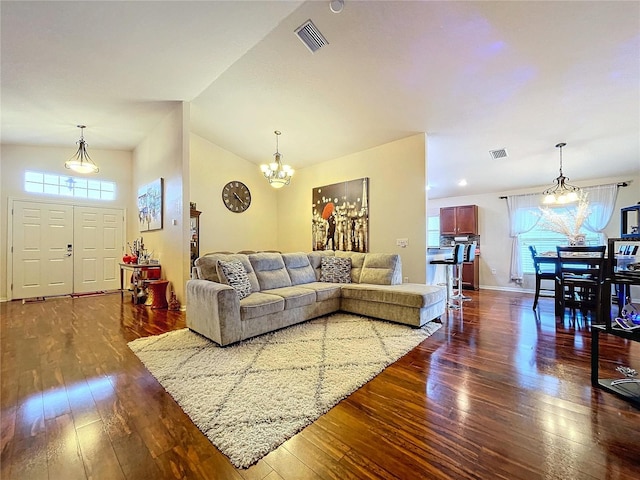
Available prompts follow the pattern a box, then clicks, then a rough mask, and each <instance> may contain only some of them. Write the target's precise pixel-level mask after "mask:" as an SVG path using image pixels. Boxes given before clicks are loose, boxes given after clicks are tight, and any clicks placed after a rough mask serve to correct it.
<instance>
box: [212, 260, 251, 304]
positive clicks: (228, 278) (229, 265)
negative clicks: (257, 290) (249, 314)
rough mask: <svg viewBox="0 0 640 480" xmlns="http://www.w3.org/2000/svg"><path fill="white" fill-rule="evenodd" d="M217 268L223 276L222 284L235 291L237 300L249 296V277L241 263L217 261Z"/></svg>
mask: <svg viewBox="0 0 640 480" xmlns="http://www.w3.org/2000/svg"><path fill="white" fill-rule="evenodd" d="M218 266H219V267H220V272H221V273H222V275H224V282H225V283H226V284H227V285H229V286H230V287H233V288H234V289H235V291H236V294H237V295H238V300H242V299H243V298H245V297H248V296H249V295H250V294H251V283H250V282H249V276H248V275H247V271H246V270H245V269H244V265H242V263H241V262H223V261H222V260H218Z"/></svg>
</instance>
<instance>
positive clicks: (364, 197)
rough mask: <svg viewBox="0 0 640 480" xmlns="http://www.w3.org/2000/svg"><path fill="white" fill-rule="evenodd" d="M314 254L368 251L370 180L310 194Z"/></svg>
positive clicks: (336, 184) (326, 186)
mask: <svg viewBox="0 0 640 480" xmlns="http://www.w3.org/2000/svg"><path fill="white" fill-rule="evenodd" d="M311 197H312V202H313V205H312V210H311V225H312V226H311V229H312V230H311V238H312V242H313V245H312V248H313V250H343V251H346V252H368V251H369V179H368V178H358V179H357V180H349V181H347V182H342V183H334V184H333V185H325V186H323V187H316V188H314V189H313V191H312V193H311Z"/></svg>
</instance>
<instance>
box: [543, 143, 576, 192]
mask: <svg viewBox="0 0 640 480" xmlns="http://www.w3.org/2000/svg"><path fill="white" fill-rule="evenodd" d="M565 145H566V143H559V144H557V145H556V148H559V149H560V175H559V176H558V178H556V179H555V180H554V181H553V186H551V187H549V188H547V189H546V190H545V191H544V192H542V195H544V203H546V204H552V203H557V204H564V203H571V202H575V201H576V200H578V199H579V198H580V192H581V191H580V187H576V186H575V185H571V184H569V183H567V180H569V177H565V176H564V175H563V174H562V147H564V146H565Z"/></svg>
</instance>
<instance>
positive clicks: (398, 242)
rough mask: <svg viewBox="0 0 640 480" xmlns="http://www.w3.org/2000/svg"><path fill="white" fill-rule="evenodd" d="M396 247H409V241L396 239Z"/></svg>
mask: <svg viewBox="0 0 640 480" xmlns="http://www.w3.org/2000/svg"><path fill="white" fill-rule="evenodd" d="M396 245H397V246H399V247H401V248H406V247H407V245H409V239H408V238H396Z"/></svg>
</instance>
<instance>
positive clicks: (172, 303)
mask: <svg viewBox="0 0 640 480" xmlns="http://www.w3.org/2000/svg"><path fill="white" fill-rule="evenodd" d="M169 310H180V302H179V301H178V299H177V298H176V292H171V299H170V300H169Z"/></svg>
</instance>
